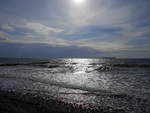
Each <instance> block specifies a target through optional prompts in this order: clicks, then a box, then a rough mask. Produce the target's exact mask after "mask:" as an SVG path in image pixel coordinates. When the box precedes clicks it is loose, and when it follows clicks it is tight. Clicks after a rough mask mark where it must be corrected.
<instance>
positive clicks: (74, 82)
mask: <svg viewBox="0 0 150 113" xmlns="http://www.w3.org/2000/svg"><path fill="white" fill-rule="evenodd" d="M13 64H15V65H13ZM0 65H1V66H0V89H1V90H8V91H18V92H22V93H23V94H26V93H32V94H35V95H41V96H43V98H44V97H45V98H46V97H47V96H49V97H50V98H52V99H59V100H61V101H63V102H65V103H74V104H76V105H82V106H83V107H90V108H92V109H96V108H101V109H103V108H104V109H107V108H111V109H121V110H123V111H125V112H126V113H140V112H142V108H143V106H144V109H145V111H144V112H147V113H148V112H149V111H150V100H149V98H150V60H148V59H51V60H46V61H38V62H37V61H34V63H33V62H32V63H31V61H28V62H27V61H24V62H23V63H22V62H19V63H14V62H13V63H12V62H11V63H9V62H6V61H4V60H3V62H1V63H0ZM111 109H110V110H111Z"/></svg>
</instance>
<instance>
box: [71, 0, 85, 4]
mask: <svg viewBox="0 0 150 113" xmlns="http://www.w3.org/2000/svg"><path fill="white" fill-rule="evenodd" d="M73 1H74V2H75V3H77V4H81V3H83V2H84V1H85V0H73Z"/></svg>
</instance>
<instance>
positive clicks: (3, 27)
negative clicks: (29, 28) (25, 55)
mask: <svg viewBox="0 0 150 113" xmlns="http://www.w3.org/2000/svg"><path fill="white" fill-rule="evenodd" d="M1 29H3V30H5V31H8V32H13V31H15V28H14V27H12V26H10V25H8V24H4V25H2V26H1Z"/></svg>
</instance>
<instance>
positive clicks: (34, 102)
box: [0, 91, 125, 113]
mask: <svg viewBox="0 0 150 113" xmlns="http://www.w3.org/2000/svg"><path fill="white" fill-rule="evenodd" d="M0 113H125V111H123V110H111V111H109V108H108V109H100V108H99V109H92V108H83V107H82V106H80V105H75V104H68V103H64V102H62V101H59V100H56V99H55V100H52V99H49V98H42V97H40V96H35V95H32V94H25V95H23V94H20V93H19V92H12V91H0Z"/></svg>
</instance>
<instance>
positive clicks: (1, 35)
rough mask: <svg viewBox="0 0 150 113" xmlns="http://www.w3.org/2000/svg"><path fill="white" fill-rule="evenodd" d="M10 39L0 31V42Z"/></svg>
mask: <svg viewBox="0 0 150 113" xmlns="http://www.w3.org/2000/svg"><path fill="white" fill-rule="evenodd" d="M9 38H11V36H10V35H9V34H7V33H5V32H3V31H0V41H3V40H7V39H9Z"/></svg>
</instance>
